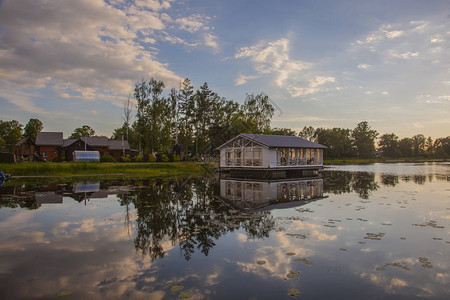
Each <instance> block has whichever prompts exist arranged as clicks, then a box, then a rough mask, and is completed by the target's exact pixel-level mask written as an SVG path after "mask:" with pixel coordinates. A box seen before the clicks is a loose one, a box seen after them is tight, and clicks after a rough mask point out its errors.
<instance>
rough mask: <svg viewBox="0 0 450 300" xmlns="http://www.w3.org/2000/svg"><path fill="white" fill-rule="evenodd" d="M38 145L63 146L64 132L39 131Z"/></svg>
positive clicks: (37, 136)
mask: <svg viewBox="0 0 450 300" xmlns="http://www.w3.org/2000/svg"><path fill="white" fill-rule="evenodd" d="M35 144H36V145H37V146H62V144H63V133H62V132H38V133H37V135H36V142H35Z"/></svg>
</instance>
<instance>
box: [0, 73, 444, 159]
mask: <svg viewBox="0 0 450 300" xmlns="http://www.w3.org/2000/svg"><path fill="white" fill-rule="evenodd" d="M130 97H131V96H130ZM130 97H129V98H128V99H127V101H125V103H124V107H123V117H122V119H123V121H124V122H123V124H122V126H121V127H119V128H116V129H115V130H114V132H113V133H112V136H111V139H116V140H120V139H122V138H123V139H125V140H128V143H129V144H130V147H131V148H132V149H138V150H140V152H141V153H155V152H157V153H166V154H167V153H169V152H170V151H171V149H172V148H173V146H174V145H176V144H178V146H179V147H183V148H184V150H185V153H186V154H187V155H188V157H199V156H204V155H214V150H215V149H216V148H217V147H218V146H220V145H222V144H223V143H225V142H226V141H228V140H229V139H231V138H233V137H235V136H236V135H238V134H240V133H253V134H276V135H293V136H300V137H302V138H305V139H308V140H311V141H313V142H317V143H319V144H322V145H325V146H327V147H328V149H326V151H325V152H324V156H325V158H348V157H362V158H367V157H372V156H374V155H376V154H378V155H381V156H385V157H420V156H422V157H425V156H426V157H449V156H450V136H448V137H443V138H437V139H436V140H433V139H432V138H431V137H428V138H425V136H424V135H422V134H417V135H414V136H413V137H412V138H403V139H399V138H398V136H396V135H395V134H394V133H387V134H383V135H381V136H379V133H378V132H377V131H376V130H373V129H372V128H371V127H370V126H369V124H368V122H366V121H363V122H360V123H359V124H357V125H356V127H355V128H354V129H345V128H339V127H334V128H323V127H318V128H314V127H312V126H309V127H307V126H305V127H304V128H303V129H302V130H300V132H298V133H297V132H295V131H294V130H292V129H290V128H273V127H271V121H272V117H273V115H274V111H275V108H274V106H273V105H272V103H271V101H270V99H269V97H268V96H267V95H266V94H264V93H259V94H256V95H255V94H247V95H246V97H245V99H244V101H243V103H242V104H240V103H238V102H235V101H233V100H227V99H225V98H224V97H221V96H219V95H218V93H216V92H214V91H213V90H211V89H210V88H209V86H208V84H207V83H204V84H203V85H202V86H200V87H199V88H198V89H194V86H193V85H192V83H191V81H190V80H189V79H187V78H186V79H185V80H184V81H183V82H182V83H181V84H180V87H179V88H178V89H175V88H172V89H170V90H168V91H167V90H165V84H164V82H163V81H160V80H156V79H154V78H151V79H150V80H148V81H145V80H141V81H139V82H136V83H135V86H134V92H133V97H134V100H135V101H132V99H130ZM133 111H134V115H133ZM132 120H134V122H132ZM42 129H43V124H42V122H41V121H40V120H38V119H30V120H29V122H28V123H27V124H26V126H25V127H24V126H23V125H22V124H20V123H19V122H18V121H16V120H12V121H1V120H0V150H1V151H9V152H12V151H13V150H14V145H15V144H16V143H17V142H18V141H19V140H20V138H21V137H22V136H26V137H29V138H30V139H32V140H33V141H34V140H35V137H36V133H37V132H39V131H41V130H42ZM94 135H95V130H94V129H93V128H91V127H90V126H88V125H83V126H81V127H79V128H75V129H74V131H73V133H72V134H71V135H70V136H69V138H74V139H78V138H80V137H82V136H94ZM378 137H379V139H378V147H376V146H377V145H376V140H377V138H378ZM377 149H378V152H377Z"/></svg>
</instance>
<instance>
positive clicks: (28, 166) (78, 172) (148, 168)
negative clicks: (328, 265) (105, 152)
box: [0, 162, 212, 177]
mask: <svg viewBox="0 0 450 300" xmlns="http://www.w3.org/2000/svg"><path fill="white" fill-rule="evenodd" d="M0 170H2V171H3V172H4V173H6V174H12V175H13V176H15V177H17V176H85V175H135V176H145V177H147V176H151V177H153V176H167V175H190V174H199V175H200V174H202V173H205V172H208V171H211V170H212V168H211V167H205V166H204V165H201V164H199V163H195V162H170V163H162V162H158V163H156V162H155V163H72V162H71V163H34V162H33V163H18V164H0Z"/></svg>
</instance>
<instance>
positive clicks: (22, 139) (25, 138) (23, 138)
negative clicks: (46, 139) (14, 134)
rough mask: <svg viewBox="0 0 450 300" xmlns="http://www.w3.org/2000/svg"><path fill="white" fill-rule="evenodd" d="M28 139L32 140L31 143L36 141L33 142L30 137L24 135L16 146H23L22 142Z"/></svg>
mask: <svg viewBox="0 0 450 300" xmlns="http://www.w3.org/2000/svg"><path fill="white" fill-rule="evenodd" d="M27 141H30V142H31V143H33V144H34V142H33V141H32V140H31V139H30V138H28V137H26V136H24V137H22V138H21V139H20V140H19V141H18V142H17V144H16V147H19V146H21V145H22V144H24V143H25V142H27Z"/></svg>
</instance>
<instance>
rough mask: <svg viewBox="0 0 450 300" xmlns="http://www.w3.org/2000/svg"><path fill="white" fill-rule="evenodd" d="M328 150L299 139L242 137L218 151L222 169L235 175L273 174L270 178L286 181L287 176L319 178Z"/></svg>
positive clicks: (287, 137) (232, 140)
mask: <svg viewBox="0 0 450 300" xmlns="http://www.w3.org/2000/svg"><path fill="white" fill-rule="evenodd" d="M326 148H327V147H326V146H323V145H320V144H317V143H314V142H311V141H308V140H305V139H302V138H300V137H297V136H285V135H265V134H244V133H243V134H239V135H238V136H236V137H234V138H233V139H231V140H229V141H228V142H226V143H225V144H223V145H221V146H220V147H218V148H217V150H219V151H220V164H219V166H220V168H221V169H225V170H230V172H231V173H234V175H239V174H240V173H242V172H244V173H243V174H252V173H253V174H267V172H268V171H273V172H271V173H270V174H271V175H275V176H272V177H281V178H284V177H286V175H287V174H292V175H294V174H295V175H298V176H309V175H314V174H316V173H317V172H318V170H320V169H322V168H323V150H324V149H326ZM264 172H265V173H264ZM266 177H267V176H266Z"/></svg>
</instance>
